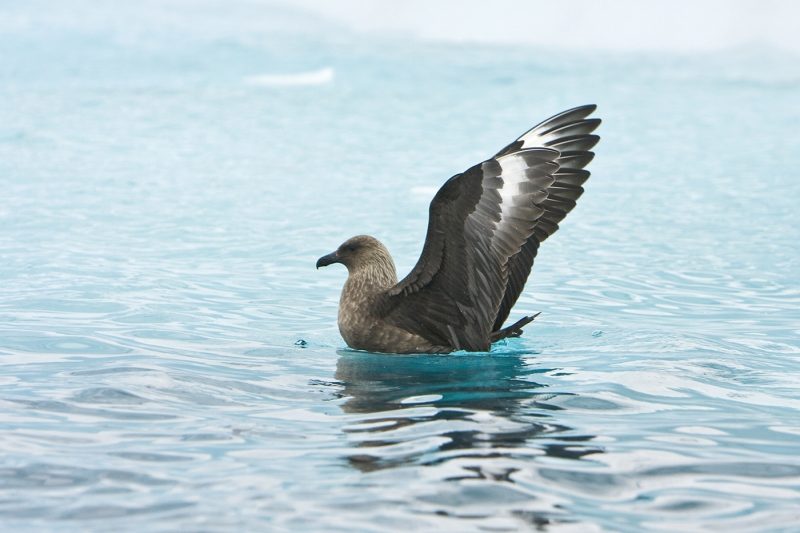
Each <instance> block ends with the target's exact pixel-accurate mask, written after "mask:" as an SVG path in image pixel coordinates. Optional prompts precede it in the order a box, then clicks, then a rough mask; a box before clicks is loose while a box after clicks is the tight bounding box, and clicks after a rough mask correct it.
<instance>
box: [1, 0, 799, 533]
mask: <svg viewBox="0 0 800 533" xmlns="http://www.w3.org/2000/svg"><path fill="white" fill-rule="evenodd" d="M0 25H1V26H2V31H0V72H1V73H2V74H0V79H1V80H2V83H0V102H2V104H0V186H1V187H2V189H1V190H2V196H1V197H0V279H1V280H2V283H0V364H1V365H2V371H1V372H0V429H2V431H0V450H1V451H0V528H1V529H5V530H9V531H11V530H13V531H24V530H58V531H87V530H111V529H114V530H124V531H128V530H129V531H143V530H147V531H176V530H182V531H187V530H189V531H191V530H195V531H200V530H201V531H231V530H276V531H289V530H291V531H301V530H316V531H344V530H346V531H354V530H357V531H378V530H381V531H382V530H409V529H412V528H413V529H418V530H433V529H444V530H454V531H473V530H493V531H503V530H516V529H525V528H541V529H547V530H553V531H562V530H563V531H592V530H613V531H639V530H642V529H651V530H659V529H660V530H681V529H687V528H689V529H720V528H732V529H736V530H759V531H762V530H772V531H790V530H794V529H795V528H796V527H797V523H798V520H800V491H799V490H798V489H799V488H800V460H798V451H799V450H800V384H799V381H798V372H800V343H798V333H800V289H799V288H798V281H799V278H800V276H798V273H800V245H798V237H799V236H800V235H798V229H797V228H798V227H800V216H799V215H798V210H797V207H796V206H797V201H798V199H799V198H800V194H799V193H800V185H799V184H798V183H800V182H798V180H797V179H796V178H797V168H798V167H799V166H800V150H798V144H797V134H796V124H797V123H798V120H800V97H799V96H798V95H800V66H799V65H800V63H798V61H797V58H796V57H794V56H791V55H788V54H786V53H783V52H779V51H776V50H772V49H760V48H757V47H756V48H752V47H750V48H738V49H731V50H727V51H724V52H717V53H713V54H699V55H695V56H692V55H686V54H682V55H681V54H670V53H650V54H636V53H621V52H618V53H599V52H591V51H585V52H580V51H573V52H569V53H567V52H563V53H560V52H557V51H546V50H540V49H537V48H532V47H526V46H517V47H512V46H491V45H470V44H462V45H454V44H453V45H450V44H433V43H425V42H415V41H413V40H408V39H400V38H388V37H387V38H382V37H379V36H365V35H361V34H356V33H353V32H350V31H349V30H346V29H345V28H342V27H338V26H335V25H332V24H329V23H326V22H324V21H320V20H316V19H310V18H308V16H306V15H304V14H302V13H299V12H294V11H292V10H290V9H288V8H279V7H275V6H272V7H269V6H265V5H262V4H257V3H235V4H228V3H226V4H224V5H223V4H221V3H214V2H203V3H195V4H192V5H191V7H190V6H189V4H183V3H171V2H170V3H161V4H156V3H149V2H145V3H137V4H136V5H135V6H133V5H132V6H124V5H122V4H119V3H117V4H116V5H113V6H112V5H110V4H93V3H81V2H69V3H66V2H65V3H52V4H51V3H49V2H27V3H25V4H8V3H6V4H4V5H3V6H2V7H0ZM589 102H594V103H597V104H598V105H599V112H598V114H599V115H600V116H601V117H602V118H603V119H604V121H605V122H604V124H603V126H602V127H601V130H600V134H601V135H602V137H603V140H602V141H601V144H600V145H599V146H598V148H597V152H598V156H597V159H596V160H595V161H594V162H593V163H592V165H591V168H592V171H593V177H592V179H591V180H590V181H589V183H588V184H587V192H586V194H585V195H584V197H583V198H581V200H580V202H579V206H578V208H577V209H576V210H575V211H574V212H573V213H572V214H571V215H570V217H569V218H568V219H567V221H565V223H564V224H563V227H562V229H561V230H560V231H559V232H558V233H557V234H556V235H555V236H554V237H553V238H552V239H550V240H549V241H548V242H547V243H546V245H545V246H543V248H542V249H541V251H540V254H539V257H538V259H537V264H536V267H535V273H534V276H533V278H532V279H531V281H530V282H529V284H528V287H527V290H526V292H525V294H524V295H523V297H522V298H521V300H520V302H519V304H518V306H517V308H516V310H515V311H514V313H512V318H513V317H517V316H520V315H521V314H523V313H530V312H534V311H542V315H541V316H540V317H539V318H538V319H537V321H536V322H535V324H534V325H533V326H532V327H529V328H528V329H527V331H526V335H525V336H524V337H523V338H522V339H515V340H513V341H510V342H508V343H507V344H505V345H501V346H497V347H496V348H495V349H494V350H493V352H492V353H491V354H489V355H485V354H484V355H458V356H449V357H435V356H399V357H387V356H379V355H372V354H366V353H358V352H353V351H349V350H347V349H346V347H345V346H344V343H343V341H342V340H341V338H340V336H339V334H338V332H337V329H336V324H335V319H336V306H337V300H338V293H339V290H340V287H341V284H342V282H343V280H344V271H343V269H337V268H336V267H331V268H328V269H325V270H320V271H315V270H314V262H315V260H316V258H317V257H319V256H320V255H322V254H324V253H327V252H329V251H331V250H332V249H333V248H334V247H335V246H337V245H338V244H339V243H340V242H341V241H342V240H344V239H345V238H347V237H349V236H351V235H354V234H357V233H370V234H374V235H376V236H377V237H379V238H380V239H382V240H383V241H384V242H385V243H386V244H387V246H388V247H389V249H390V250H391V251H392V252H393V254H394V256H395V258H396V261H397V263H398V270H399V271H400V272H403V273H404V272H407V271H408V269H410V267H411V266H413V264H414V262H415V261H416V258H417V257H418V254H419V251H420V248H421V245H422V239H423V236H424V232H425V226H426V223H427V220H426V213H427V204H428V202H429V200H430V197H431V194H432V191H435V190H436V188H437V187H438V186H439V185H440V184H441V183H442V182H443V181H444V180H445V179H446V178H447V177H449V176H450V175H452V174H454V173H456V172H459V171H461V170H463V169H465V168H467V167H468V166H470V165H471V164H473V163H475V162H477V161H480V160H481V159H482V158H484V157H486V156H488V155H490V154H491V153H493V152H494V151H496V150H497V149H499V148H500V147H502V146H504V145H505V144H506V143H507V142H508V141H510V140H511V139H513V138H514V137H515V136H516V135H518V134H519V133H521V132H522V131H524V130H525V129H527V128H528V127H529V126H530V125H532V124H533V123H535V122H538V121H539V120H541V119H543V118H545V117H546V116H549V115H550V114H552V113H555V112H558V111H560V110H562V109H565V108H567V107H570V106H574V105H579V104H583V103H589Z"/></svg>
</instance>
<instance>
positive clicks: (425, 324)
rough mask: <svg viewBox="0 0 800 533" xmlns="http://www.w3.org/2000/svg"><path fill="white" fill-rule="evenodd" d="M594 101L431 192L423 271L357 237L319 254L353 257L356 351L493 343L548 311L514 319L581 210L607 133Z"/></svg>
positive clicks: (352, 342) (345, 306)
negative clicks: (406, 269) (562, 230)
mask: <svg viewBox="0 0 800 533" xmlns="http://www.w3.org/2000/svg"><path fill="white" fill-rule="evenodd" d="M596 108H597V106H596V105H594V104H590V105H583V106H579V107H575V108H572V109H568V110H566V111H563V112H561V113H559V114H557V115H554V116H552V117H550V118H548V119H547V120H545V121H543V122H541V123H539V124H537V125H536V126H534V127H533V128H531V129H530V130H528V131H527V132H526V133H524V134H522V135H521V136H520V137H518V138H517V139H516V140H515V141H514V142H512V143H510V144H508V145H507V146H506V147H504V148H503V149H502V150H500V151H499V152H497V153H496V154H495V155H494V156H493V157H491V158H489V159H487V160H485V161H482V162H481V163H478V164H476V165H474V166H472V167H471V168H469V169H468V170H466V171H464V172H462V173H460V174H456V175H455V176H453V177H451V178H450V179H449V180H447V181H446V182H445V183H444V185H442V187H441V188H440V189H439V191H438V192H437V193H436V195H435V196H434V198H433V200H432V201H431V204H430V208H429V214H428V217H429V218H428V230H427V233H426V237H425V244H424V246H423V249H422V253H421V255H420V257H419V260H418V261H417V263H416V265H415V266H414V268H413V269H412V270H411V272H410V273H409V274H408V275H407V276H406V277H405V278H403V279H402V280H400V281H399V282H398V280H397V272H396V270H395V265H394V260H393V259H392V256H391V254H390V253H389V250H388V249H387V248H386V247H385V246H384V245H383V244H382V243H381V242H380V241H379V240H378V239H376V238H375V237H371V236H369V235H357V236H355V237H352V238H350V239H348V240H346V241H345V242H344V243H342V244H341V245H340V246H339V247H338V248H337V249H336V250H335V251H334V252H332V253H330V254H327V255H324V256H322V257H320V258H319V259H318V260H317V263H316V267H317V269H319V268H320V267H324V266H328V265H331V264H334V263H340V264H343V265H344V266H345V267H346V268H347V271H348V276H347V280H346V281H345V284H344V287H343V289H342V293H341V297H340V300H339V313H338V326H339V332H340V333H341V335H342V338H343V339H344V341H345V342H346V343H347V345H348V346H349V347H350V348H352V349H355V350H364V351H368V352H377V353H385V354H393V353H394V354H410V353H436V354H444V353H451V352H456V351H468V352H488V351H489V350H490V349H491V345H492V343H494V342H496V341H499V340H501V339H506V338H510V337H518V336H520V335H521V334H522V328H523V327H524V326H526V325H527V324H529V323H530V322H532V321H533V320H534V319H535V318H536V316H538V314H539V313H536V314H534V315H531V316H525V317H523V318H521V319H519V320H517V321H516V322H514V323H513V324H511V325H509V326H506V327H503V324H504V323H505V321H506V319H507V318H508V315H509V313H510V311H511V308H512V307H513V306H514V304H515V303H516V301H517V299H518V298H519V296H520V294H521V293H522V290H523V288H524V286H525V282H526V281H527V279H528V276H529V274H530V271H531V268H532V266H533V262H534V259H535V258H536V254H537V252H538V250H539V246H540V244H541V243H542V242H544V241H545V240H546V239H547V238H548V237H549V236H550V235H552V234H553V233H555V232H556V230H558V224H559V223H560V222H561V221H562V220H563V219H564V217H565V216H566V215H567V214H568V213H569V212H570V211H571V210H572V209H573V208H574V207H575V203H576V200H577V199H578V198H579V197H580V196H581V195H582V194H583V187H582V185H583V184H584V183H585V182H586V180H587V179H588V178H589V171H588V170H586V169H585V167H586V165H588V164H589V162H590V161H592V159H593V158H594V152H592V151H591V150H592V148H594V146H595V145H596V144H597V143H598V141H599V140H600V137H599V136H598V135H596V134H594V133H593V132H594V131H595V130H596V129H597V127H598V126H599V125H600V122H601V121H600V119H598V118H589V117H590V115H591V114H592V113H593V112H594V111H595V110H596Z"/></svg>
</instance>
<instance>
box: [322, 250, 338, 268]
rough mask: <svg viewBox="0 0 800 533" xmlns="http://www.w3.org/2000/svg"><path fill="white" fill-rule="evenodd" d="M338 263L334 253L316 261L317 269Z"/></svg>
mask: <svg viewBox="0 0 800 533" xmlns="http://www.w3.org/2000/svg"><path fill="white" fill-rule="evenodd" d="M338 262H339V256H338V255H336V252H332V253H329V254H328V255H323V256H322V257H320V258H319V259H317V268H319V267H325V266H328V265H332V264H333V263H338Z"/></svg>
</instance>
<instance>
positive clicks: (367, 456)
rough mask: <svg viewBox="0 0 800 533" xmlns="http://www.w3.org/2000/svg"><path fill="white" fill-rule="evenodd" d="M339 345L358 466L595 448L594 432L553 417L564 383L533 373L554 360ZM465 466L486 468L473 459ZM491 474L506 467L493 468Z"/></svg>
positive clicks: (565, 453)
mask: <svg viewBox="0 0 800 533" xmlns="http://www.w3.org/2000/svg"><path fill="white" fill-rule="evenodd" d="M338 353H339V355H340V357H339V360H338V362H337V368H336V378H337V380H338V381H339V382H340V384H341V386H342V387H343V389H342V390H341V391H340V392H341V394H342V396H343V397H344V398H346V399H345V401H344V403H343V404H342V409H343V411H344V412H345V413H347V414H352V415H361V416H357V417H356V420H357V423H355V424H352V425H350V426H348V427H347V428H346V429H345V431H347V432H348V433H349V434H350V436H351V437H352V438H353V447H355V448H358V450H359V453H354V454H351V455H350V456H348V457H347V460H348V462H349V463H350V464H351V465H352V466H353V467H355V468H357V469H358V470H361V471H364V472H370V471H375V470H380V469H386V468H393V467H398V466H405V465H412V464H415V465H422V466H426V465H435V464H441V463H443V462H446V461H449V460H451V459H453V458H470V457H472V458H480V459H491V458H497V457H506V458H514V459H525V460H532V459H533V457H535V456H541V455H546V456H551V457H558V458H562V459H580V458H581V457H584V456H586V455H589V454H596V453H601V452H602V450H601V449H600V448H598V447H595V446H588V445H587V444H586V443H588V441H590V440H592V439H593V438H594V436H593V435H580V434H577V435H576V434H574V432H573V431H572V428H570V427H568V426H565V425H564V424H561V423H559V422H558V412H559V411H560V410H562V409H563V408H562V407H560V406H558V405H555V404H553V403H550V402H549V400H552V399H553V398H555V397H556V396H559V395H562V394H563V393H554V392H551V391H549V390H548V387H547V386H546V385H543V384H541V383H539V382H537V380H536V378H537V376H541V375H542V374H544V373H547V372H552V371H553V370H554V369H547V368H541V367H537V366H535V365H533V364H531V362H530V361H529V360H526V357H525V355H526V354H521V353H510V352H500V353H492V354H481V355H473V354H465V355H449V356H436V355H393V356H387V355H379V354H370V353H364V352H354V351H349V350H340V351H339V352H338ZM527 355H529V354H527ZM471 470H472V474H470V475H477V476H478V477H484V476H488V475H489V474H488V473H485V472H482V471H481V469H480V467H474V468H471ZM512 471H513V470H512ZM498 475H500V476H503V475H505V476H507V475H509V472H506V473H504V474H503V473H498V472H493V473H492V474H491V476H492V477H493V478H494V479H497V476H498Z"/></svg>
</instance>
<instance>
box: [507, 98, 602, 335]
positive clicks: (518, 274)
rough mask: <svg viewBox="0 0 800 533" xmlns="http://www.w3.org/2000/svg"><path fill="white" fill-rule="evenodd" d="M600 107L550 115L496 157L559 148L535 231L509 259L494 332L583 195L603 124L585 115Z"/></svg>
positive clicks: (574, 109) (597, 119) (570, 110)
mask: <svg viewBox="0 0 800 533" xmlns="http://www.w3.org/2000/svg"><path fill="white" fill-rule="evenodd" d="M596 108H597V106H595V105H585V106H581V107H576V108H573V109H569V110H567V111H564V112H563V113H559V114H558V115H555V116H554V117H550V118H549V119H547V120H545V121H544V122H542V123H541V124H538V125H536V126H534V127H533V128H531V129H530V130H529V131H528V132H526V133H525V134H524V135H522V136H521V137H520V138H519V139H517V140H516V141H514V142H513V143H511V144H509V145H508V146H506V147H505V148H503V149H502V150H500V152H498V154H497V155H496V156H495V157H503V156H507V155H510V154H513V153H515V152H517V151H519V150H523V151H524V150H529V149H535V148H542V147H547V148H554V149H556V150H558V151H559V155H558V157H556V159H555V162H556V163H558V166H559V168H558V171H557V172H555V173H554V174H553V177H554V178H555V180H554V181H553V183H552V184H550V185H549V186H548V187H547V189H546V193H547V198H546V199H544V200H543V201H541V202H539V203H537V207H540V208H542V209H543V210H544V212H543V213H542V215H541V216H540V217H539V218H538V219H537V220H536V226H535V227H534V231H533V233H532V234H531V236H530V237H529V238H528V240H527V241H526V242H525V244H524V245H523V246H522V248H521V249H520V251H519V252H517V253H516V254H515V255H514V256H513V257H511V258H510V259H509V263H508V266H509V272H508V282H507V285H506V289H505V294H504V296H503V300H502V302H501V304H500V307H499V309H498V312H497V316H496V317H495V319H494V323H493V326H492V331H497V330H499V329H500V328H501V327H502V326H503V323H504V322H505V321H506V319H507V318H508V314H509V312H510V311H511V308H512V307H513V306H514V304H515V303H516V301H517V299H518V298H519V295H520V293H521V292H522V289H523V288H524V287H525V282H526V281H527V280H528V275H529V274H530V272H531V267H532V266H533V260H534V258H535V257H536V253H537V252H538V250H539V244H541V243H542V242H543V241H544V240H545V239H547V237H549V236H550V235H552V234H553V233H555V232H556V230H558V224H559V222H561V221H562V220H563V219H564V217H566V216H567V213H569V212H570V211H572V208H573V207H575V201H576V200H577V199H578V198H579V197H580V196H581V194H583V188H582V187H581V185H583V183H584V182H585V181H586V180H587V179H589V171H588V170H584V167H585V166H586V165H588V164H589V162H590V161H591V160H592V159H593V158H594V153H593V152H591V151H590V150H591V149H592V148H593V147H594V145H596V144H597V142H598V141H599V140H600V137H598V136H597V135H592V132H593V131H594V130H595V129H597V127H598V126H599V125H600V119H599V118H594V119H591V118H586V117H588V116H589V115H591V114H592V113H593V112H594V110H595V109H596Z"/></svg>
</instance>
